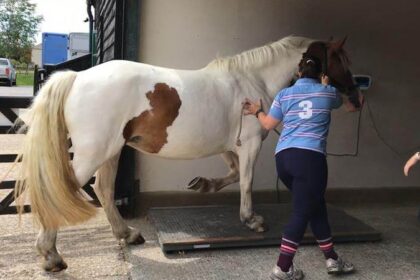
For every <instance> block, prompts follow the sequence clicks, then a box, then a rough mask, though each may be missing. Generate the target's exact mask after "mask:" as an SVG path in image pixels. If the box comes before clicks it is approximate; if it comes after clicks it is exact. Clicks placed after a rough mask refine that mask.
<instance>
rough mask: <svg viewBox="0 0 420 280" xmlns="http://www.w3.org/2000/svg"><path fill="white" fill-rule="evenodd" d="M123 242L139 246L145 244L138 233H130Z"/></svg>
mask: <svg viewBox="0 0 420 280" xmlns="http://www.w3.org/2000/svg"><path fill="white" fill-rule="evenodd" d="M125 242H127V244H130V245H140V244H143V243H144V242H146V240H145V239H144V238H143V236H142V235H141V233H140V232H138V231H132V232H131V233H130V236H129V237H127V238H126V239H125Z"/></svg>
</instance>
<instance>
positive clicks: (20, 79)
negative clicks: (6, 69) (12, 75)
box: [16, 72, 34, 86]
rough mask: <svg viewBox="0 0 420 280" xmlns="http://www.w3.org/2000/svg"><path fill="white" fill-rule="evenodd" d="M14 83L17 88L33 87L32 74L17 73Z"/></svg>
mask: <svg viewBox="0 0 420 280" xmlns="http://www.w3.org/2000/svg"><path fill="white" fill-rule="evenodd" d="M16 83H17V85H18V86H33V85H34V73H33V72H28V73H27V74H25V73H18V74H17V80H16Z"/></svg>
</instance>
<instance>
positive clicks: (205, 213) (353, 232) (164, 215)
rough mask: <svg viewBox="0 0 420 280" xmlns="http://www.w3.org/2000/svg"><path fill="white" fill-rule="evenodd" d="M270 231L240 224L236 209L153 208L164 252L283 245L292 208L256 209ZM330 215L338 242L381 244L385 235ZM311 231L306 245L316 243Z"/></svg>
mask: <svg viewBox="0 0 420 280" xmlns="http://www.w3.org/2000/svg"><path fill="white" fill-rule="evenodd" d="M254 210H255V212H257V213H258V214H260V215H262V216H263V217H264V219H265V224H266V225H267V226H268V231H266V232H264V233H255V232H253V231H251V230H249V229H248V228H247V227H246V226H244V225H243V224H242V223H241V222H240V220H239V208H238V207H234V206H194V207H163V208H151V209H150V210H149V213H148V217H149V219H150V220H151V221H152V223H153V224H154V226H155V228H156V230H157V234H158V238H159V243H160V245H161V247H162V250H163V251H164V252H170V251H184V250H196V249H205V248H229V247H245V246H268V245H280V242H281V234H282V232H283V226H284V225H285V224H286V222H287V220H288V217H289V214H290V211H291V205H290V204H261V205H255V209H254ZM328 215H329V220H330V225H331V230H332V232H333V237H334V241H335V242H361V241H378V240H380V239H381V234H380V233H379V232H378V231H376V230H375V229H373V228H372V227H370V226H368V225H366V224H365V223H363V222H362V221H360V220H358V219H356V218H355V217H352V216H350V215H348V214H347V213H346V212H344V211H343V210H340V209H338V208H335V207H332V206H328ZM314 242H315V238H314V237H313V235H312V232H311V231H310V230H307V232H306V233H305V236H304V240H303V241H302V243H306V244H308V243H314Z"/></svg>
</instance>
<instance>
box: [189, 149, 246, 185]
mask: <svg viewBox="0 0 420 280" xmlns="http://www.w3.org/2000/svg"><path fill="white" fill-rule="evenodd" d="M221 156H222V158H223V159H224V161H225V162H226V164H227V166H228V167H229V173H228V174H227V175H226V176H225V177H222V178H209V179H208V178H204V177H195V178H194V179H193V180H192V181H191V182H190V183H188V188H189V189H190V190H195V191H199V192H218V191H220V190H221V189H223V188H224V187H226V186H228V185H230V184H233V183H236V182H238V181H239V160H238V156H237V155H236V154H235V153H233V152H225V153H223V154H222V155H221Z"/></svg>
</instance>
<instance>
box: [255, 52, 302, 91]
mask: <svg viewBox="0 0 420 280" xmlns="http://www.w3.org/2000/svg"><path fill="white" fill-rule="evenodd" d="M303 51H304V50H295V51H293V52H290V53H289V54H288V56H287V57H286V56H284V57H276V59H275V60H274V61H273V62H272V63H270V64H268V65H267V66H265V67H262V68H260V69H258V71H255V75H257V76H258V77H259V78H260V79H261V80H262V82H263V84H264V85H265V91H266V92H265V94H267V95H268V96H269V97H270V98H271V99H274V97H275V96H276V94H277V93H278V92H279V91H280V90H281V89H283V88H285V87H287V86H289V84H290V82H291V81H292V79H293V78H294V77H295V76H296V74H297V72H298V63H299V60H300V59H301V57H302V53H303Z"/></svg>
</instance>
